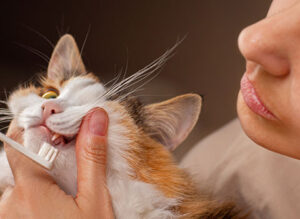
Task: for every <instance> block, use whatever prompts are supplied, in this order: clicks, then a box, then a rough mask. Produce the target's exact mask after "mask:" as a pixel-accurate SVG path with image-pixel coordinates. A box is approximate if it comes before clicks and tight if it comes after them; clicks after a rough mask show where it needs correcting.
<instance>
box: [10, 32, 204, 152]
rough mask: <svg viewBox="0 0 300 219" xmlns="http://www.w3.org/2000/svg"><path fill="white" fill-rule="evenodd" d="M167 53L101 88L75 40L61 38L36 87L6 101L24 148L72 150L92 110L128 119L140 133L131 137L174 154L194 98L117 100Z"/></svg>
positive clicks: (190, 122) (191, 118) (196, 105)
mask: <svg viewBox="0 0 300 219" xmlns="http://www.w3.org/2000/svg"><path fill="white" fill-rule="evenodd" d="M169 52H170V51H169ZM168 54H169V53H168V52H167V53H166V54H164V55H163V56H162V57H161V58H159V59H157V60H156V61H155V62H153V63H151V64H150V65H149V66H147V67H146V68H145V69H143V70H141V71H140V72H138V73H136V74H135V75H133V76H131V77H129V78H127V79H125V80H123V81H121V82H119V83H116V84H115V85H114V86H112V87H110V88H106V87H105V86H104V85H103V84H102V83H101V82H100V80H99V79H98V78H97V77H96V76H95V75H93V74H91V73H88V72H87V71H86V69H85V67H84V65H83V62H82V59H81V57H80V53H79V51H78V48H77V46H76V43H75V41H74V39H73V38H72V37H71V36H70V35H65V36H63V37H62V38H61V39H60V41H59V42H58V44H57V46H56V48H55V50H54V52H53V54H52V57H51V60H50V63H49V66H48V71H47V76H46V77H45V78H44V79H43V80H42V83H41V86H39V87H35V86H30V87H27V88H20V89H18V90H16V91H15V92H13V93H12V94H11V95H10V97H9V100H8V105H9V109H10V111H11V112H12V114H13V117H14V119H17V122H18V125H19V126H20V127H22V128H24V145H25V146H26V147H31V148H32V149H33V150H34V151H37V150H38V149H39V147H40V145H41V144H42V143H43V142H44V141H46V142H48V143H50V144H51V145H54V146H56V147H58V148H59V149H60V150H63V149H64V148H68V147H73V146H74V145H75V139H76V135H77V133H78V131H79V128H80V124H81V121H82V119H83V117H84V116H85V115H86V114H87V113H88V112H89V111H90V110H92V109H93V108H95V107H103V108H104V109H106V110H107V111H109V116H111V115H110V112H112V111H122V112H123V114H125V117H124V119H125V120H126V119H127V120H132V121H133V122H134V124H135V125H134V128H135V129H138V130H139V132H135V133H143V134H147V135H149V136H150V137H152V138H154V139H155V140H157V141H159V142H161V143H162V144H164V145H165V146H167V147H168V148H170V149H174V148H175V147H176V146H177V145H178V144H180V143H181V142H182V141H183V140H184V139H185V138H186V137H187V135H188V134H189V132H190V131H191V130H192V128H193V126H194V125H195V123H196V121H197V118H198V116H199V113H200V107H201V98H200V97H199V96H198V95H194V94H189V95H184V96H180V97H177V98H173V99H171V100H168V101H165V102H162V103H158V104H152V105H147V106H142V105H141V104H140V103H139V102H138V101H137V100H135V99H133V98H129V97H128V95H119V93H120V91H122V90H123V89H125V88H126V87H128V86H129V85H130V84H131V83H134V82H135V81H136V80H139V79H141V78H143V77H144V76H145V75H147V74H149V72H150V73H151V72H153V71H155V70H156V69H157V68H159V67H160V66H161V65H162V64H163V63H164V62H165V60H166V58H167V56H168ZM128 94H130V93H128ZM111 108H113V109H111ZM124 112H125V113H124ZM124 125H125V124H124ZM137 137H138V136H137Z"/></svg>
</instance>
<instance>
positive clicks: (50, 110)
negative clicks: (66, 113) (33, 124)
mask: <svg viewBox="0 0 300 219" xmlns="http://www.w3.org/2000/svg"><path fill="white" fill-rule="evenodd" d="M42 111H43V121H46V120H47V119H48V118H49V117H50V116H51V115H53V114H57V113H61V112H62V107H61V106H60V105H59V104H58V103H56V102H54V101H49V102H46V103H44V104H43V105H42Z"/></svg>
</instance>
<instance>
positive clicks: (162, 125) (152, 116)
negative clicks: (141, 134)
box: [144, 94, 202, 150]
mask: <svg viewBox="0 0 300 219" xmlns="http://www.w3.org/2000/svg"><path fill="white" fill-rule="evenodd" d="M201 105H202V98H201V97H200V96H199V95H197V94H186V95H182V96H178V97H175V98H172V99H170V100H167V101H164V102H161V103H156V104H150V105H147V106H145V107H144V116H145V120H144V124H145V126H146V127H145V128H146V131H147V133H148V134H149V135H150V136H151V137H152V138H154V139H155V140H157V141H159V142H160V143H162V144H163V145H165V146H166V147H167V148H168V149H169V150H174V149H175V148H176V147H177V146H178V145H179V144H180V143H181V142H183V141H184V140H185V138H186V137H187V136H188V135H189V133H190V132H191V131H192V129H193V127H194V126H195V124H196V122H197V120H198V117H199V114H200V111H201Z"/></svg>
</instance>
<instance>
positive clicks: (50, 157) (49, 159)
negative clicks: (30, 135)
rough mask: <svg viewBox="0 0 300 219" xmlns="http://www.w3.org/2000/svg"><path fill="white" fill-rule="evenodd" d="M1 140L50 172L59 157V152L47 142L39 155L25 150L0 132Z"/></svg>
mask: <svg viewBox="0 0 300 219" xmlns="http://www.w3.org/2000/svg"><path fill="white" fill-rule="evenodd" d="M0 140H1V141H3V142H5V143H7V144H9V145H10V146H11V147H13V148H14V149H16V150H18V151H19V152H21V153H22V154H24V155H25V156H27V157H29V158H30V159H31V160H33V161H35V162H36V163H38V164H40V165H41V166H43V167H45V168H47V169H48V170H50V169H51V168H52V167H53V163H54V161H55V158H56V157H57V155H58V150H57V149H56V148H54V147H53V146H52V145H50V144H48V143H46V142H44V144H43V145H42V146H41V148H40V150H39V153H38V154H35V153H34V152H32V151H30V150H29V149H28V148H25V147H24V146H22V145H21V144H19V143H18V142H15V141H14V140H12V139H11V138H8V137H7V136H6V135H4V134H3V133H1V132H0Z"/></svg>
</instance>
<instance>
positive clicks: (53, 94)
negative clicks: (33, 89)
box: [42, 90, 58, 99]
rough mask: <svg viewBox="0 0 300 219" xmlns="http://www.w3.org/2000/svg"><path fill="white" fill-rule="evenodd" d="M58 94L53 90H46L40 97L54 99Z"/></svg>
mask: <svg viewBox="0 0 300 219" xmlns="http://www.w3.org/2000/svg"><path fill="white" fill-rule="evenodd" d="M57 96H58V94H57V93H56V92H55V91H52V90H50V91H47V92H46V93H44V94H43V96H42V98H44V99H55V98H57Z"/></svg>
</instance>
